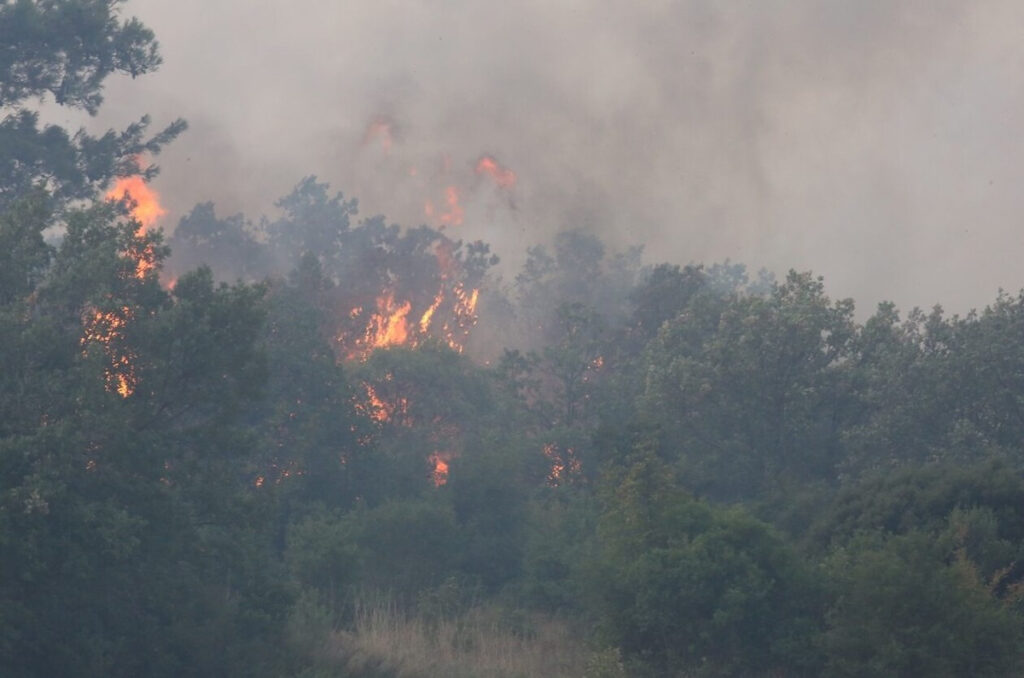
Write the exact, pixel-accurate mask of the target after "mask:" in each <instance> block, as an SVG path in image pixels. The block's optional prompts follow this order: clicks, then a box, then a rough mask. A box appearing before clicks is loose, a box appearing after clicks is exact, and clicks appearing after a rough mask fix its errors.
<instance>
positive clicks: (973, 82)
mask: <svg viewBox="0 0 1024 678" xmlns="http://www.w3.org/2000/svg"><path fill="white" fill-rule="evenodd" d="M124 11H125V12H126V13H132V14H136V15H138V16H139V17H140V18H141V19H142V20H143V21H145V22H146V23H147V24H149V25H150V26H151V27H152V28H153V29H154V30H155V31H156V33H157V36H158V37H159V39H160V41H161V44H162V48H163V53H164V56H165V65H164V67H163V68H162V70H161V71H160V72H159V73H157V74H156V75H153V76H148V77H146V78H142V79H140V80H137V81H129V80H123V81H118V82H114V83H112V84H111V86H110V87H109V89H108V96H107V106H106V109H105V112H104V113H103V114H102V117H101V118H100V119H99V120H97V121H95V123H94V124H96V125H98V126H104V127H105V126H109V125H116V124H120V123H121V122H122V121H124V120H126V119H128V118H129V117H130V116H131V115H134V114H135V113H137V112H138V111H149V112H151V113H152V114H153V115H154V117H155V119H156V121H157V122H158V123H159V122H162V121H164V120H170V119H172V118H174V117H176V116H184V117H186V118H187V119H188V120H189V121H190V123H191V129H190V130H189V132H188V133H187V135H186V136H185V137H183V138H182V139H180V140H179V141H178V142H177V143H176V144H174V146H173V148H171V149H170V150H169V151H168V152H167V153H166V154H165V155H164V156H163V157H162V158H161V160H160V163H161V165H162V167H163V174H162V175H161V177H160V178H159V179H158V180H157V187H158V189H159V190H160V192H161V194H162V195H163V196H164V197H165V200H166V202H167V203H168V205H169V207H170V208H171V210H172V217H171V221H172V222H175V221H176V220H177V218H178V217H180V216H181V215H182V214H184V213H186V212H187V211H188V210H189V209H190V208H191V206H192V205H193V204H195V203H197V202H200V201H207V200H213V201H215V202H216V203H217V206H218V211H219V212H221V213H225V214H228V213H233V212H235V211H244V212H245V213H246V214H248V215H250V216H258V214H259V213H261V212H265V211H268V210H272V209H273V207H272V206H273V201H274V200H275V199H276V198H278V197H280V196H282V195H285V194H286V193H288V191H289V190H290V189H291V187H292V186H293V185H295V183H296V182H297V181H298V180H299V179H300V178H301V177H303V176H304V175H307V174H316V175H318V177H319V178H320V179H321V180H324V181H328V182H330V183H331V184H332V186H333V187H334V188H336V189H339V190H342V191H344V192H345V193H346V195H348V196H354V197H358V198H359V200H360V211H361V214H362V215H363V216H370V215H372V214H377V213H384V214H386V215H387V217H388V219H389V220H390V221H395V222H398V223H402V224H404V225H409V226H412V225H415V224H418V223H422V222H430V221H431V217H428V215H427V214H425V209H424V208H425V202H426V201H428V200H429V201H432V203H433V204H434V207H435V214H437V213H438V209H437V208H443V204H444V201H445V200H446V197H445V196H446V194H445V193H444V191H445V189H446V187H447V186H457V187H458V189H459V191H460V194H459V199H460V207H461V208H462V209H463V210H464V220H463V225H461V226H458V227H456V226H451V227H450V229H451V235H452V236H453V237H464V238H469V239H476V238H483V239H485V240H487V241H489V242H491V243H492V244H493V245H494V248H495V250H496V251H497V252H498V253H499V254H501V255H502V256H503V258H504V259H505V261H506V262H511V263H512V264H513V265H514V264H516V263H518V262H519V261H521V253H522V252H523V251H524V250H525V248H526V247H527V246H528V245H530V244H533V243H535V242H538V241H543V240H545V239H547V238H548V237H549V236H550V234H551V233H553V232H555V231H557V230H559V229H563V228H580V227H582V228H587V229H592V230H593V232H595V233H597V234H599V235H600V236H601V237H603V238H605V239H606V240H607V241H608V242H609V244H610V245H611V246H612V247H615V248H618V247H622V246H625V245H629V244H635V243H643V244H645V246H646V250H647V255H646V256H647V260H648V261H660V260H672V261H676V262H680V263H685V262H687V261H695V260H704V261H711V260H721V259H724V258H727V257H728V258H732V259H733V260H739V261H744V262H746V263H748V264H749V265H750V266H752V267H755V268H756V267H760V266H767V267H768V268H770V269H774V270H784V269H785V268H789V267H795V268H801V269H807V268H810V269H813V270H815V271H816V272H818V273H821V274H823V275H825V276H826V279H827V282H828V284H829V289H830V292H831V293H832V294H833V296H847V295H849V296H854V297H855V298H857V300H858V302H859V304H860V306H861V309H862V310H867V311H869V310H870V307H871V306H872V305H873V304H874V302H876V301H878V300H880V299H882V298H893V299H894V300H895V301H897V303H898V304H900V305H901V306H902V307H904V308H906V307H909V306H913V305H930V304H932V303H934V302H942V303H944V304H945V305H946V306H947V307H949V308H952V309H955V310H960V311H962V310H966V309H967V308H968V307H970V306H976V305H983V304H985V303H986V302H987V301H989V300H991V299H992V298H993V297H994V295H995V292H996V289H997V288H998V287H1000V286H1002V287H1005V288H1009V289H1017V288H1020V287H1021V286H1022V285H1024V274H1021V272H1020V268H1019V266H1017V264H1016V259H1017V257H1016V256H1015V253H1016V252H1017V251H1018V248H1019V246H1020V244H1021V237H1020V236H1019V235H1018V233H1019V228H1018V225H1017V220H1018V215H1019V214H1020V213H1021V211H1022V210H1021V208H1022V207H1024V204H1022V202H1024V193H1022V192H1021V191H1020V190H1019V186H1020V185H1021V178H1022V177H1021V172H1022V170H1021V165H1020V163H1019V161H1018V158H1020V157H1022V153H1021V150H1022V149H1021V148H1020V146H1021V144H1022V143H1024V142H1022V140H1024V129H1022V127H1024V115H1022V113H1024V111H1022V105H1024V90H1022V89H1021V88H1020V86H1019V78H1020V72H1021V66H1022V63H1024V43H1022V42H1021V41H1020V40H1019V26H1020V25H1022V22H1024V5H1022V4H1021V3H1019V2H1015V1H1014V0H1006V1H999V0H994V1H992V2H985V3H962V2H951V1H936V2H929V3H910V2H906V3H898V2H889V1H888V0H886V1H882V0H878V1H865V2H855V3H854V2H846V1H841V0H832V1H826V2H821V1H818V0H814V1H811V0H807V1H801V2H790V1H787V2H782V1H775V2H771V1H769V2H765V1H763V0H757V1H753V0H752V1H751V2H730V3H715V2H709V1H699V0H692V1H685V2H646V3H640V4H638V3H634V2H603V3H589V2H581V1H578V2H562V3H548V2H540V1H539V0H537V1H533V2H517V3H479V2H469V1H467V0H453V1H451V2H445V3H430V2H401V3H397V2H362V3H337V2H331V1H329V0H300V1H298V2H292V3H266V2H252V3H211V2H200V1H199V0H181V1H179V2H174V3H167V2H160V1H158V0H130V1H129V2H127V3H126V4H125V5H124ZM381 121H385V122H386V123H387V125H388V126H389V129H390V134H391V136H390V137H389V142H388V143H384V142H383V138H382V137H381V135H380V134H373V133H369V130H370V128H371V125H373V124H374V123H375V122H377V123H380V122H381ZM484 155H487V156H490V157H493V158H494V159H496V160H497V161H498V162H500V163H501V165H502V166H503V167H507V168H509V169H511V170H512V171H514V172H515V173H516V176H517V183H516V186H515V187H514V189H512V190H508V189H504V188H501V187H498V186H495V185H494V183H493V182H490V183H488V182H487V178H486V177H482V176H481V175H479V174H477V173H475V172H474V167H475V166H476V163H478V162H479V160H480V158H481V157H482V156H484ZM435 218H436V217H435ZM456 228H458V229H462V230H459V231H456V230H455V229H456Z"/></svg>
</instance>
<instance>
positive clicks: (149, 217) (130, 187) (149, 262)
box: [106, 176, 167, 279]
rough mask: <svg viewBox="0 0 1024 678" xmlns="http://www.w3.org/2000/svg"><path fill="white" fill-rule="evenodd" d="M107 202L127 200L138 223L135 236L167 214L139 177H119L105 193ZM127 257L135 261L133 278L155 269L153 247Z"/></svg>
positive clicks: (152, 192)
mask: <svg viewBox="0 0 1024 678" xmlns="http://www.w3.org/2000/svg"><path fill="white" fill-rule="evenodd" d="M106 198H107V200H125V199H128V200H129V201H130V202H131V204H132V208H131V214H132V217H133V218H134V219H135V220H136V221H137V222H139V230H138V232H137V233H136V235H137V236H142V235H143V234H144V233H145V232H146V231H148V230H149V229H150V228H152V227H153V225H154V224H155V223H156V222H157V220H158V219H160V217H162V216H164V215H166V214H167V210H165V209H164V208H163V207H162V206H161V205H160V195H159V194H158V193H157V192H156V191H155V190H153V188H151V187H150V185H149V184H147V183H146V182H145V181H143V180H142V177H140V176H131V177H121V178H120V179H118V180H117V181H116V182H115V183H114V187H113V188H111V189H110V190H109V191H107V195H106ZM127 254H128V257H129V258H131V259H132V260H134V261H135V277H136V278H140V279H141V278H145V277H146V275H147V274H148V273H149V272H150V271H152V270H153V269H154V268H156V262H155V261H154V259H155V253H154V251H153V246H152V245H149V244H146V245H143V246H141V247H139V248H136V249H133V250H131V251H129V252H128V253H127Z"/></svg>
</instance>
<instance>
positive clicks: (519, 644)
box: [320, 601, 593, 678]
mask: <svg viewBox="0 0 1024 678" xmlns="http://www.w3.org/2000/svg"><path fill="white" fill-rule="evenodd" d="M322 652H323V654H322V656H321V657H320V659H321V665H331V666H334V667H337V669H338V670H339V673H340V674H341V675H345V676H357V677H358V678H428V677H436V676H447V677H450V678H527V677H535V676H550V677H551V678H583V677H584V676H585V675H586V674H587V673H588V671H587V665H588V663H591V662H592V659H593V657H592V655H591V653H590V652H589V651H588V650H587V648H586V646H585V644H584V643H583V642H582V640H581V639H580V638H579V637H578V635H577V634H573V633H572V631H571V629H570V628H569V626H568V624H566V623H564V622H561V621H558V620H554V619H550V618H542V617H531V618H529V619H526V620H519V621H517V622H510V621H509V620H508V619H506V618H503V615H502V614H501V613H500V612H498V611H497V610H494V609H489V608H483V607H474V608H471V609H469V610H468V611H466V612H463V613H459V614H454V615H447V616H444V617H441V618H436V619H431V618H424V617H411V616H409V615H407V614H404V613H402V612H401V611H399V610H398V609H396V608H395V607H394V606H393V605H390V604H388V603H387V602H386V601H378V602H375V603H373V604H370V605H360V606H359V607H358V608H357V610H356V615H355V622H354V625H353V629H352V630H350V631H335V632H333V633H332V634H331V636H330V638H329V640H328V642H327V644H326V646H325V647H324V648H323V650H322Z"/></svg>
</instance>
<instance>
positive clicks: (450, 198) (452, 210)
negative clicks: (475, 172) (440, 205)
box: [423, 186, 466, 226]
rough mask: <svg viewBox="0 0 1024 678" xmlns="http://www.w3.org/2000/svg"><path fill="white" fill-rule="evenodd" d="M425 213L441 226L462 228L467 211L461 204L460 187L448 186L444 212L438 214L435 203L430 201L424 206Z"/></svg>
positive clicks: (445, 192) (445, 193)
mask: <svg viewBox="0 0 1024 678" xmlns="http://www.w3.org/2000/svg"><path fill="white" fill-rule="evenodd" d="M423 213H424V214H426V215H427V218H428V219H435V217H436V221H437V222H438V223H439V224H443V225H447V226H461V225H462V220H463V219H464V218H465V216H466V211H465V210H464V209H463V208H462V205H461V204H460V195H459V187H458V186H448V187H447V188H445V189H444V211H443V212H441V213H440V214H438V213H437V208H435V207H434V203H433V202H431V201H430V200H428V201H426V203H424V205H423Z"/></svg>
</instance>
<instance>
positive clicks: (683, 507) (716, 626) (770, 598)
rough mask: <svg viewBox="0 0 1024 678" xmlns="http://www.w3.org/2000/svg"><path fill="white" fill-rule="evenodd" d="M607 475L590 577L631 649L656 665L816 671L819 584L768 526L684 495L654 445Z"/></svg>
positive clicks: (729, 671)
mask: <svg viewBox="0 0 1024 678" xmlns="http://www.w3.org/2000/svg"><path fill="white" fill-rule="evenodd" d="M607 482H608V487H607V490H606V493H607V497H606V499H605V508H604V513H603V515H602V518H601V522H600V523H599V532H598V534H599V538H600V540H601V543H602V544H603V545H604V549H603V554H602V555H601V559H600V561H599V566H598V569H597V572H596V577H595V581H594V585H595V586H596V587H597V590H598V591H599V594H598V600H599V601H600V620H601V624H602V628H603V630H604V633H605V635H606V638H607V640H609V641H611V642H612V643H613V644H615V645H617V646H618V647H619V648H620V649H621V651H622V653H623V655H624V657H626V658H628V659H630V660H632V661H634V662H638V663H639V666H641V667H644V670H648V671H651V675H707V676H730V675H772V672H773V671H780V670H785V671H787V672H791V673H793V674H796V675H801V674H803V673H804V672H807V673H809V674H812V675H813V670H814V667H815V665H816V661H817V657H816V654H815V652H814V650H813V645H812V642H813V638H814V637H815V635H816V633H817V621H816V615H817V607H816V606H817V596H816V585H815V583H814V581H813V580H812V579H811V578H810V577H809V576H808V574H807V573H806V572H805V571H804V570H803V568H802V567H801V566H800V564H799V562H798V560H797V558H796V556H795V554H794V553H793V552H792V551H791V550H790V549H789V548H788V547H787V546H786V545H785V543H784V542H783V541H782V539H781V538H780V537H779V536H778V535H776V534H775V533H774V532H773V531H772V530H771V528H770V527H768V526H767V525H765V524H763V523H761V522H759V521H757V520H755V519H753V518H751V517H750V516H748V515H746V514H745V513H743V512H742V511H740V510H719V509H714V508H712V507H711V506H709V505H707V504H704V503H702V502H699V501H697V500H695V499H693V498H692V497H690V496H689V495H687V494H686V493H685V492H684V491H683V490H681V489H680V488H679V486H678V485H676V484H675V483H673V482H672V481H671V474H670V473H669V470H668V468H667V467H666V466H665V465H664V463H663V462H661V461H660V460H659V459H658V458H657V457H656V456H655V455H654V454H653V452H651V450H650V448H649V446H645V445H641V446H640V447H639V448H638V449H637V450H636V451H635V452H634V454H633V457H632V458H631V460H630V462H629V464H628V466H627V467H626V468H625V469H624V470H622V471H621V472H619V473H618V474H614V475H612V476H611V477H610V478H608V480H607Z"/></svg>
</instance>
